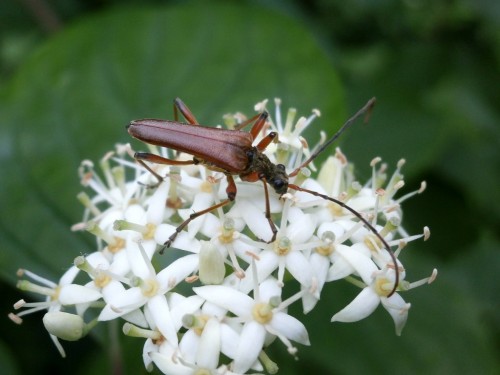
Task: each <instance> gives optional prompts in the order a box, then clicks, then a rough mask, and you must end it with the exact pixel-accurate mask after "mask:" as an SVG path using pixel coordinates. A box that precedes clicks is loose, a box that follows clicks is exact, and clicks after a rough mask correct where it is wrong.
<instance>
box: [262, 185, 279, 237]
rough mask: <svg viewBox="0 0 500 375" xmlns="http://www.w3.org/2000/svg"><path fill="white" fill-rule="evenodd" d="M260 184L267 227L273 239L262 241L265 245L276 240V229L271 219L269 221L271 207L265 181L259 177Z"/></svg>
mask: <svg viewBox="0 0 500 375" xmlns="http://www.w3.org/2000/svg"><path fill="white" fill-rule="evenodd" d="M259 178H260V180H261V181H262V183H263V184H264V196H265V198H266V219H267V222H268V223H269V226H270V227H271V231H272V232H273V237H272V238H271V240H270V241H264V242H266V243H271V242H274V241H275V240H276V235H277V234H278V229H277V228H276V225H275V224H274V222H273V219H271V207H270V204H269V191H268V188H267V180H266V178H265V177H264V176H260V177H259Z"/></svg>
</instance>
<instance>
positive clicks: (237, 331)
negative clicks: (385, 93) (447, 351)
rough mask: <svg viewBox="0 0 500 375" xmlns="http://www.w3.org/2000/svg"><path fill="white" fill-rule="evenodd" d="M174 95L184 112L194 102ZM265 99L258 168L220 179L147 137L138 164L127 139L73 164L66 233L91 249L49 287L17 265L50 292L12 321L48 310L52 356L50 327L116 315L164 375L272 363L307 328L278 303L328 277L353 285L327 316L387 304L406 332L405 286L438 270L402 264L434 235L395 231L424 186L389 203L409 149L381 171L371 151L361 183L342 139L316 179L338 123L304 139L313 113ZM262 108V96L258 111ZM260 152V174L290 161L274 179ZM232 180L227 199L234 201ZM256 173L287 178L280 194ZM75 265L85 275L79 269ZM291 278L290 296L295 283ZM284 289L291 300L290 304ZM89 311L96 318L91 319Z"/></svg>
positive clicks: (315, 290) (316, 288) (66, 333)
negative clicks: (76, 212) (418, 271)
mask: <svg viewBox="0 0 500 375" xmlns="http://www.w3.org/2000/svg"><path fill="white" fill-rule="evenodd" d="M176 103H177V105H179V107H180V108H178V109H181V112H182V113H184V114H186V113H187V114H188V116H187V117H188V118H189V117H190V116H189V113H188V112H189V110H187V108H185V107H184V105H183V104H182V103H181V102H180V100H176ZM274 103H275V111H274V118H271V117H268V118H267V120H266V123H264V122H263V121H260V122H258V124H260V125H263V126H262V128H258V129H257V128H254V129H253V131H252V132H251V134H252V135H253V137H254V138H256V139H254V143H253V145H254V146H256V148H255V150H256V151H258V152H262V153H263V154H264V156H262V155H260V154H253V155H258V157H259V158H258V160H263V162H262V163H263V164H258V165H257V167H256V170H252V171H248V170H246V171H245V173H244V174H242V178H240V177H239V176H238V175H236V174H234V175H231V176H229V173H230V171H226V170H224V168H221V165H219V164H218V163H217V160H211V163H205V162H204V161H203V160H202V159H203V158H202V157H200V156H198V157H196V158H195V159H193V156H192V155H186V154H183V153H180V152H178V150H168V149H166V148H162V147H157V146H152V145H148V146H144V147H147V148H148V151H149V152H150V153H153V156H149V157H146V158H145V160H152V161H158V162H160V163H159V164H155V163H153V162H149V161H143V160H142V156H144V155H145V154H139V156H140V157H139V159H138V161H136V160H134V159H133V158H134V152H133V151H132V149H131V147H130V146H129V145H118V146H117V147H116V149H115V151H113V152H109V153H107V154H106V155H105V156H104V157H103V158H102V160H101V161H100V163H99V168H100V172H99V173H97V172H96V170H95V169H94V165H93V163H92V162H90V161H83V162H82V164H81V167H80V169H79V174H80V177H81V180H82V184H83V185H84V186H85V187H86V191H87V192H86V193H80V194H79V196H78V198H79V200H80V201H81V202H82V204H83V205H84V207H85V210H84V214H83V219H82V222H81V223H78V224H76V225H75V226H73V229H74V230H83V229H85V230H87V231H88V232H89V233H90V234H92V235H94V236H95V238H96V246H95V248H94V249H93V250H92V251H89V253H90V254H89V255H87V256H83V255H82V256H79V257H77V258H76V259H75V260H74V264H75V266H73V267H71V268H70V269H69V270H68V271H67V272H66V273H65V274H64V275H63V277H62V278H61V279H60V281H59V282H58V283H53V282H50V281H48V280H46V279H44V278H41V277H39V276H37V275H34V274H32V273H30V272H29V271H24V274H25V275H27V276H28V277H29V278H31V279H33V280H34V281H35V282H34V283H33V282H28V281H26V280H24V281H21V282H20V283H19V284H18V287H19V288H20V289H22V290H25V291H32V292H36V293H38V294H41V295H43V296H44V297H45V301H44V302H32V303H26V302H24V301H19V302H18V303H16V305H15V308H16V309H19V308H21V307H25V308H27V310H24V311H22V312H20V313H19V314H17V315H15V314H10V317H11V319H12V320H13V321H15V322H17V323H20V322H21V321H22V319H21V317H22V316H23V315H26V314H29V313H30V312H34V311H38V310H42V309H43V310H47V311H48V313H47V314H46V315H45V317H44V323H45V326H46V328H47V330H48V331H49V333H50V336H51V338H52V340H53V341H54V343H55V344H56V346H57V348H58V349H59V351H60V352H61V354H62V355H64V351H63V349H62V347H61V345H60V343H59V339H58V338H62V339H65V340H78V339H80V338H82V337H83V336H85V335H86V334H87V332H88V331H89V330H91V329H92V328H93V326H94V325H95V324H96V322H97V321H99V322H100V323H101V324H106V322H107V321H110V320H115V319H120V320H124V321H126V323H125V325H124V329H123V332H124V334H125V335H127V336H131V337H138V338H141V339H143V340H144V346H143V351H142V359H143V362H144V366H145V368H146V370H147V371H152V370H153V368H154V366H156V367H157V368H158V369H159V370H160V371H162V372H164V373H166V374H193V373H195V372H196V373H200V374H201V373H203V374H221V375H223V374H224V375H230V374H244V373H247V371H258V372H262V371H264V370H266V371H267V372H268V373H275V372H276V371H277V369H278V364H276V363H274V362H272V361H271V359H270V358H269V357H268V356H267V354H266V348H267V346H269V345H270V344H271V343H272V342H273V341H274V340H275V339H276V338H278V339H279V340H280V341H281V342H283V343H284V345H285V346H286V348H287V350H288V351H289V352H290V353H291V354H292V355H294V356H295V355H296V352H297V348H295V347H294V346H293V345H292V341H294V342H298V343H300V344H303V345H309V338H308V334H307V330H306V328H305V325H304V324H303V323H302V321H300V320H299V319H297V318H295V317H293V316H292V315H290V314H288V312H287V310H288V307H289V306H290V305H292V304H294V303H296V302H298V301H302V305H303V311H304V312H305V313H308V312H310V311H311V310H312V309H313V308H314V307H315V306H316V305H317V304H318V303H320V300H321V299H325V296H324V293H325V292H324V290H325V288H324V286H325V284H326V283H329V282H335V281H337V280H346V281H348V282H350V283H352V284H354V285H356V286H358V287H360V288H361V292H360V293H359V295H358V296H357V297H356V298H355V299H354V300H353V301H352V302H351V303H349V304H348V305H347V306H346V307H345V308H344V309H342V310H341V311H340V312H338V313H337V314H335V315H334V316H333V317H332V321H341V322H353V321H357V320H360V319H363V318H365V317H367V316H368V315H370V314H371V313H372V312H373V311H374V310H375V309H376V308H377V306H378V305H379V304H382V305H383V307H384V308H385V309H386V310H387V311H388V312H389V314H390V315H391V317H392V318H393V320H394V322H395V326H396V333H397V334H398V335H399V334H401V330H402V329H403V327H404V325H405V323H406V320H407V317H408V310H409V308H410V304H409V303H406V302H405V301H404V300H403V298H402V297H401V296H400V293H401V292H404V291H407V290H410V289H412V288H414V287H417V286H420V285H423V284H425V283H430V282H432V281H433V280H434V278H435V277H436V271H434V272H433V274H432V275H431V276H430V277H428V278H426V279H423V280H420V281H417V282H414V283H409V282H407V281H406V280H405V277H406V271H405V268H404V266H403V264H402V263H401V262H400V260H399V255H400V252H401V250H402V249H403V248H404V247H405V246H406V245H407V244H408V243H409V242H411V241H414V240H416V239H418V238H422V237H423V238H424V240H425V239H427V238H428V237H429V230H428V229H427V228H424V231H423V233H421V234H417V235H410V234H408V233H407V232H406V231H405V229H404V228H403V226H402V219H403V210H402V208H401V203H402V202H403V201H405V200H406V199H409V198H410V197H412V196H414V195H416V194H419V193H421V192H422V191H423V190H424V189H425V183H422V185H421V187H420V188H419V189H418V190H416V191H413V192H410V193H407V194H406V195H403V196H400V197H399V198H397V197H396V196H397V195H398V193H399V191H400V190H401V189H402V187H403V186H404V180H403V175H402V173H401V169H402V167H403V165H404V163H405V161H404V160H400V161H399V162H398V164H397V167H396V169H395V171H394V173H393V174H392V175H390V176H388V174H387V165H385V164H383V163H381V159H380V158H378V157H377V158H374V159H373V160H372V162H371V167H372V176H371V179H370V180H369V181H368V182H366V183H364V184H363V183H361V182H359V181H357V180H356V178H355V173H354V170H353V166H352V165H351V164H350V163H349V162H348V160H347V157H346V156H345V155H344V154H343V153H342V152H341V151H340V149H337V150H336V152H335V155H334V156H333V157H330V158H328V159H327V161H326V163H325V164H324V166H323V167H321V168H320V171H319V175H318V177H317V178H313V177H312V176H311V170H312V171H316V168H315V166H314V165H313V159H314V158H315V156H317V154H318V152H319V151H321V150H324V149H325V148H326V147H327V146H329V145H330V144H331V141H333V140H335V139H336V138H337V137H338V135H339V133H337V134H336V135H334V136H333V137H332V138H330V139H329V140H327V139H326V136H325V134H323V133H321V139H320V142H319V144H318V145H316V146H314V147H309V145H308V143H307V141H306V140H305V139H304V138H303V136H302V135H301V134H302V133H303V131H304V129H305V128H307V127H308V126H309V125H310V124H311V123H312V122H313V121H314V120H315V119H316V118H317V117H318V116H319V111H318V110H313V111H312V114H311V115H310V116H309V117H307V118H306V117H298V116H297V113H296V110H295V109H293V108H292V109H290V110H288V112H287V113H286V115H285V116H283V115H282V113H281V101H280V100H279V99H276V100H275V102H274ZM372 103H373V101H370V102H369V103H367V105H366V106H365V107H363V109H362V110H360V111H359V112H358V114H357V115H356V116H359V115H360V114H363V113H364V112H366V111H367V110H368V108H369V107H370V106H371V105H372ZM266 106H267V100H265V101H263V102H261V103H259V104H258V105H257V106H256V110H257V111H259V112H262V111H264V110H265V108H266ZM257 118H259V119H261V120H265V119H266V115H257V116H254V117H252V118H251V119H250V120H245V117H244V116H243V115H241V114H239V113H238V114H235V115H228V116H226V117H225V121H226V124H228V126H229V127H233V129H234V128H235V127H237V126H238V124H242V123H243V122H245V123H244V124H247V125H250V124H251V123H252V121H254V120H256V119H257ZM296 118H297V120H296ZM350 123H352V122H349V121H348V122H347V123H346V125H344V126H343V127H342V129H344V128H345V127H346V126H348V124H350ZM244 124H243V125H244ZM238 128H240V127H238ZM191 129H193V128H191ZM261 129H262V131H261ZM269 130H272V131H273V132H276V133H277V134H278V138H279V142H270V143H269V142H268V141H271V140H276V139H277V138H276V137H275V135H271V136H267V135H266V133H267V134H269V133H268V131H269ZM160 131H161V129H160ZM207 142H208V141H207ZM264 144H267V146H266V147H264ZM264 148H265V150H263V149H264ZM154 155H158V156H159V157H157V156H154ZM243 155H247V157H248V158H249V159H250V156H249V154H243ZM261 157H262V159H261ZM266 157H267V158H268V159H269V162H270V163H272V164H274V165H276V164H282V166H277V167H275V166H271V168H270V169H269V170H274V169H273V168H276V171H278V172H279V173H280V174H281V173H283V172H284V171H285V170H286V173H287V175H286V176H284V175H283V180H281V179H275V178H274V176H270V173H268V171H269V170H266V169H265V168H262V167H263V166H264V167H265V166H267V165H268V164H267V163H268V162H267V161H266ZM162 158H163V159H162ZM170 160H177V161H179V163H177V162H173V163H172V162H170ZM190 163H192V165H190ZM282 167H283V168H282ZM261 169H262V170H261ZM264 170H266V172H265V173H264ZM233 172H234V171H233ZM247 172H254V173H250V174H248V173H247ZM264 176H265V178H264ZM286 178H288V185H286ZM242 179H243V180H245V181H242ZM266 179H269V181H268V180H266ZM233 180H234V184H235V185H236V197H235V199H234V201H232V202H230V201H228V200H227V199H228V190H229V191H230V192H233V190H231V189H232V188H233V184H232V181H233ZM259 180H261V181H259ZM228 181H229V182H228ZM250 181H256V182H250ZM266 181H267V182H273V181H274V182H276V181H278V182H279V181H281V182H283V184H282V185H281V187H283V189H280V185H279V184H276V183H274V184H273V183H271V184H270V185H269V184H267V182H266ZM228 186H229V187H230V188H231V189H228ZM271 186H275V189H276V190H277V191H278V192H279V194H278V193H276V192H275V189H273V188H272V187H271ZM286 187H288V189H284V188H286ZM285 190H286V191H285ZM230 198H232V196H231V197H230ZM165 244H168V245H169V246H170V245H171V247H172V248H171V249H168V250H167V246H165ZM158 250H160V251H158ZM162 253H163V255H160V254H162ZM80 271H83V272H84V273H85V274H86V275H87V276H88V278H87V279H86V280H85V279H83V280H82V278H81V277H78V278H76V276H77V275H78V274H79V272H80ZM83 276H85V275H83ZM200 283H201V285H204V286H200ZM290 284H291V285H292V287H290ZM297 285H299V286H300V291H298V292H296V293H295V294H293V293H290V290H293V288H294V287H295V288H296V286H297ZM252 291H253V295H252V296H251V294H250V293H251V292H252ZM283 292H284V293H285V295H287V296H288V295H291V296H290V297H288V298H287V299H286V300H284V301H282V300H281V295H282V293H283ZM326 298H331V297H330V296H327V297H326ZM70 312H75V314H72V313H70ZM88 315H91V316H98V318H97V319H94V320H91V321H90V322H89V323H85V319H84V318H85V316H88ZM301 319H304V321H306V320H307V319H305V318H302V317H301Z"/></svg>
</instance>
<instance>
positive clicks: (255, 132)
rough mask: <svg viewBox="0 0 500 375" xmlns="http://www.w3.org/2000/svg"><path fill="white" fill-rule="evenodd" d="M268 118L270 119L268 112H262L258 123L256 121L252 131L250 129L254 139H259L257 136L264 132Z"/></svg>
mask: <svg viewBox="0 0 500 375" xmlns="http://www.w3.org/2000/svg"><path fill="white" fill-rule="evenodd" d="M268 117H269V114H268V113H267V112H262V113H261V114H259V117H258V118H257V121H255V124H253V126H252V129H250V132H249V133H250V134H252V137H253V139H255V138H257V136H258V135H259V132H260V131H261V130H262V128H263V127H264V125H265V124H266V121H267V118H268ZM252 118H253V117H252Z"/></svg>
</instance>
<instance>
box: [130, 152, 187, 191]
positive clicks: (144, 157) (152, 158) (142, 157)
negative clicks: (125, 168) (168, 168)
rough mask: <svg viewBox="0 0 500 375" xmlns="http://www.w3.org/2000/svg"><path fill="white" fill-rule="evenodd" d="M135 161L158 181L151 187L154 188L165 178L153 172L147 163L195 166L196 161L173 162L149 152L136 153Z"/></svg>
mask: <svg viewBox="0 0 500 375" xmlns="http://www.w3.org/2000/svg"><path fill="white" fill-rule="evenodd" d="M134 159H135V160H137V162H138V163H139V164H141V165H142V166H143V167H144V168H146V169H147V170H148V171H149V172H150V173H151V174H152V175H153V176H155V178H156V179H157V180H158V183H156V184H154V185H151V186H150V187H152V188H154V187H156V186H158V185H159V184H161V183H162V182H163V177H162V176H160V175H159V174H158V173H156V172H155V171H153V169H152V168H151V167H150V166H149V165H147V164H146V163H145V161H148V162H150V163H155V164H166V165H189V164H195V161H194V160H172V159H167V158H164V157H162V156H159V155H155V154H150V153H149V152H136V153H135V154H134Z"/></svg>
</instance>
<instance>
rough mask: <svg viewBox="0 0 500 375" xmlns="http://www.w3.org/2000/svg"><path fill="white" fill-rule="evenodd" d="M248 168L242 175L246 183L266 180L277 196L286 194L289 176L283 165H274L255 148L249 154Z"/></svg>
mask: <svg viewBox="0 0 500 375" xmlns="http://www.w3.org/2000/svg"><path fill="white" fill-rule="evenodd" d="M247 156H248V160H249V163H248V167H247V169H246V171H245V172H244V173H242V174H240V177H241V178H242V179H243V180H245V181H257V180H265V181H266V182H267V183H268V184H269V185H271V186H272V188H273V189H274V191H276V193H277V194H280V195H281V194H285V193H286V192H287V190H288V175H287V173H286V170H285V166H284V165H283V164H274V163H273V162H271V160H269V158H268V157H267V156H266V155H264V154H263V153H262V152H260V151H259V150H257V149H256V148H255V147H253V148H252V149H251V150H249V151H248V153H247Z"/></svg>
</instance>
